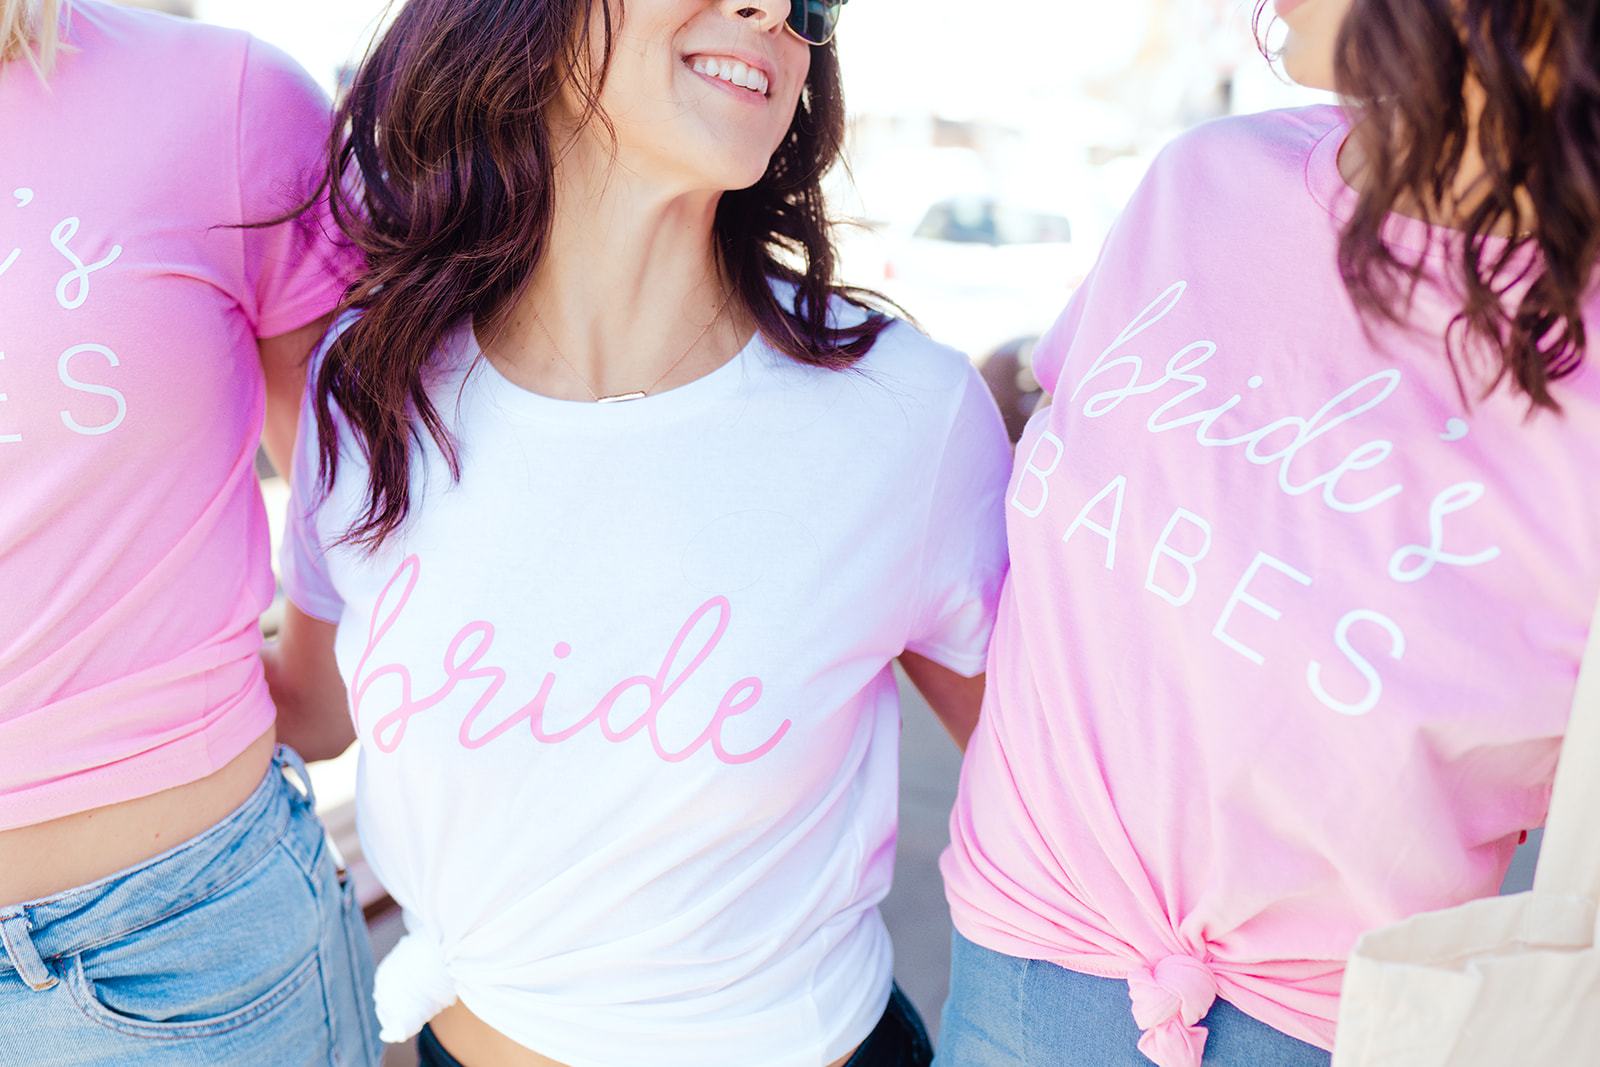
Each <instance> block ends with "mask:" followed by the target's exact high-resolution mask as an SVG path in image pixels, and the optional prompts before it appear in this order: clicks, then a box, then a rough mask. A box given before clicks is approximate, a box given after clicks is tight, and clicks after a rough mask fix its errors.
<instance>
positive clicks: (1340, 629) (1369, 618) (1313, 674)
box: [1306, 611, 1406, 715]
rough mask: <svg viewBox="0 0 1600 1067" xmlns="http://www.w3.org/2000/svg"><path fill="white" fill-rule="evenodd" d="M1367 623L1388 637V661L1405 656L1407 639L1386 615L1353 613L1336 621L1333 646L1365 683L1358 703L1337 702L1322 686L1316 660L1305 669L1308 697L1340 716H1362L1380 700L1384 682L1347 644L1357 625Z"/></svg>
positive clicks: (1366, 612)
mask: <svg viewBox="0 0 1600 1067" xmlns="http://www.w3.org/2000/svg"><path fill="white" fill-rule="evenodd" d="M1362 622H1369V623H1372V624H1373V625H1374V626H1378V627H1380V628H1381V629H1382V630H1383V632H1384V633H1386V634H1388V635H1389V658H1390V659H1394V660H1398V659H1399V658H1400V657H1401V656H1403V655H1405V652H1406V635H1405V634H1404V633H1403V632H1402V631H1401V629H1400V627H1399V626H1398V625H1396V624H1395V621H1394V620H1393V619H1391V618H1389V617H1388V616H1387V615H1380V614H1379V613H1378V612H1376V611H1352V612H1350V614H1348V615H1346V616H1345V617H1344V618H1342V619H1340V620H1339V625H1338V626H1336V627H1334V631H1333V643H1334V644H1336V645H1338V646H1339V651H1340V652H1343V653H1344V655H1345V658H1346V659H1348V660H1349V661H1350V665H1351V666H1353V667H1354V668H1355V669H1356V671H1357V672H1358V673H1359V674H1360V675H1361V677H1362V678H1363V679H1364V680H1365V681H1366V683H1367V691H1366V694H1365V695H1364V696H1363V697H1362V698H1361V699H1360V700H1358V701H1356V702H1354V703H1349V702H1346V701H1343V700H1340V699H1338V698H1337V697H1335V696H1334V695H1333V694H1332V693H1330V692H1328V689H1327V687H1326V686H1325V685H1323V683H1322V671H1323V667H1322V664H1320V663H1318V662H1317V661H1315V660H1312V661H1311V664H1310V665H1309V666H1308V667H1306V685H1308V686H1310V687H1311V693H1312V695H1313V696H1315V697H1316V698H1317V699H1318V700H1320V701H1321V702H1322V703H1323V704H1325V705H1327V706H1328V707H1330V708H1332V709H1333V710H1334V711H1337V712H1338V713H1339V714H1340V715H1365V714H1366V713H1367V712H1369V711H1371V710H1372V709H1373V708H1375V707H1377V706H1378V701H1379V700H1380V699H1382V697H1383V679H1382V678H1381V677H1379V675H1378V672H1377V670H1376V669H1375V668H1374V667H1373V666H1372V662H1371V661H1370V660H1368V659H1367V658H1366V657H1365V656H1363V655H1362V654H1361V653H1359V652H1357V651H1356V650H1355V648H1354V647H1353V646H1352V645H1351V644H1350V631H1351V630H1352V629H1353V628H1354V627H1355V625H1356V624H1357V623H1362Z"/></svg>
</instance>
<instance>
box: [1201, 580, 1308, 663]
mask: <svg viewBox="0 0 1600 1067" xmlns="http://www.w3.org/2000/svg"><path fill="white" fill-rule="evenodd" d="M1262 567H1271V568H1272V569H1273V570H1275V571H1277V572H1279V573H1280V574H1287V575H1288V576H1289V577H1291V578H1293V579H1294V580H1295V581H1297V582H1299V583H1300V584H1301V585H1305V586H1309V585H1310V584H1311V576H1310V575H1307V574H1302V573H1301V572H1300V571H1298V570H1296V569H1295V568H1293V567H1291V566H1289V565H1288V564H1287V563H1285V562H1283V561H1282V560H1280V559H1276V558H1274V557H1272V556H1269V555H1267V554H1266V553H1265V552H1257V553H1256V558H1255V559H1253V560H1251V561H1250V566H1249V567H1247V568H1245V572H1244V577H1243V578H1240V579H1239V584H1238V585H1237V586H1235V587H1234V590H1233V595H1232V596H1230V597H1228V602H1227V604H1225V605H1223V608H1222V614H1221V615H1220V616H1218V617H1217V624H1216V625H1215V626H1213V627H1212V628H1211V635H1212V636H1213V637H1215V638H1216V639H1217V640H1218V641H1221V642H1222V643H1223V644H1225V645H1227V646H1228V647H1229V648H1231V649H1233V650H1234V651H1235V652H1237V653H1239V655H1241V656H1243V657H1244V658H1245V659H1247V660H1249V661H1250V662H1251V663H1254V664H1255V665H1256V666H1258V667H1259V666H1261V665H1262V664H1264V663H1266V662H1267V658H1266V657H1265V656H1263V655H1262V654H1261V653H1259V652H1257V651H1256V650H1255V649H1253V648H1251V647H1250V646H1249V645H1246V644H1244V643H1243V642H1242V641H1240V640H1238V639H1237V638H1235V637H1234V636H1233V635H1232V634H1230V633H1228V622H1229V620H1231V619H1232V618H1233V609H1234V608H1236V607H1238V606H1239V605H1240V604H1243V605H1244V606H1246V607H1248V608H1251V609H1253V610H1255V611H1257V612H1259V613H1260V614H1262V615H1265V616H1266V617H1267V618H1269V619H1271V620H1273V621H1274V622H1276V621H1277V620H1279V619H1281V618H1283V612H1282V611H1279V610H1278V609H1277V608H1275V607H1273V606H1272V605H1271V604H1268V603H1266V602H1264V601H1262V600H1258V599H1257V598H1256V597H1254V596H1252V595H1251V594H1250V592H1249V588H1250V583H1251V581H1252V580H1254V578H1255V576H1256V572H1258V571H1259V570H1261V568H1262Z"/></svg>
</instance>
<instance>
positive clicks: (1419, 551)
mask: <svg viewBox="0 0 1600 1067" xmlns="http://www.w3.org/2000/svg"><path fill="white" fill-rule="evenodd" d="M1485 492H1486V490H1485V489H1484V487H1483V483H1482V482H1458V483H1456V484H1455V485H1452V486H1451V487H1450V488H1448V489H1446V490H1444V492H1442V493H1440V494H1439V495H1438V496H1436V497H1434V498H1433V503H1432V504H1430V505H1428V543H1427V544H1426V545H1407V546H1405V547H1404V548H1402V549H1400V550H1399V551H1398V552H1396V553H1395V554H1394V555H1393V556H1391V557H1390V558H1389V577H1390V578H1393V579H1394V580H1395V581H1397V582H1420V581H1421V580H1422V579H1424V578H1426V577H1427V576H1428V575H1429V574H1430V573H1432V571H1433V568H1434V567H1435V566H1436V565H1437V564H1440V563H1443V564H1445V565H1447V566H1451V567H1479V566H1482V565H1483V564H1485V563H1488V562H1490V561H1491V560H1494V559H1498V558H1499V557H1500V549H1499V547H1498V546H1491V547H1489V548H1486V549H1484V550H1483V551H1482V552H1479V553H1477V554H1476V555H1471V556H1463V555H1459V554H1457V553H1454V552H1446V551H1445V550H1444V520H1445V519H1446V518H1448V517H1449V516H1451V515H1454V514H1455V513H1456V512H1458V511H1465V510H1466V509H1467V508H1470V507H1471V506H1472V505H1474V504H1476V503H1477V502H1478V501H1480V500H1482V499H1483V497H1484V493H1485Z"/></svg>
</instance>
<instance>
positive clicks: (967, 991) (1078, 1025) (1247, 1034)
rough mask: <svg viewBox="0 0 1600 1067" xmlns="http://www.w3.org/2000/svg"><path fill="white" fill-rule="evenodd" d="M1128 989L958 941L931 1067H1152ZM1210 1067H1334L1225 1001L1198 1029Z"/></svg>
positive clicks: (1312, 1048)
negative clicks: (1205, 1033)
mask: <svg viewBox="0 0 1600 1067" xmlns="http://www.w3.org/2000/svg"><path fill="white" fill-rule="evenodd" d="M1130 1005H1131V1002H1130V1001H1129V999H1128V984H1127V983H1126V982H1119V981H1117V980H1115V979H1112V978H1095V977H1092V976H1090V975H1086V974H1078V973H1077V972H1075V971H1069V970H1067V969H1066V968H1065V967H1058V966H1056V965H1055V964H1053V963H1047V962H1045V961H1043V960H1023V959H1017V958H1015V957H1012V956H1006V955H1003V954H1002V953H999V952H991V951H990V950H989V949H986V948H982V947H980V946H978V945H975V944H973V943H972V942H971V941H968V940H967V939H966V938H964V937H962V936H961V935H960V934H956V935H955V943H954V946H953V948H952V956H951V970H950V999H949V1000H947V1001H946V1002H945V1005H944V1019H943V1023H942V1028H941V1030H940V1032H939V1054H938V1055H937V1056H936V1057H934V1061H933V1062H934V1067H1044V1065H1046V1064H1049V1065H1050V1067H1149V1064H1150V1061H1149V1060H1147V1059H1145V1057H1144V1054H1143V1053H1141V1052H1140V1051H1139V1048H1138V1045H1139V1027H1138V1026H1137V1025H1136V1024H1135V1023H1134V1021H1133V1011H1132V1008H1131V1006H1130ZM1200 1025H1202V1026H1204V1027H1205V1028H1206V1029H1207V1030H1208V1031H1210V1036H1209V1037H1208V1038H1207V1039H1206V1053H1205V1059H1206V1064H1207V1065H1208V1067H1210V1065H1211V1064H1216V1065H1217V1067H1328V1064H1329V1063H1330V1062H1331V1060H1332V1057H1331V1056H1330V1054H1329V1053H1327V1052H1324V1051H1323V1050H1322V1049H1320V1048H1317V1047H1316V1046H1314V1045H1308V1044H1306V1043H1305V1042H1304V1041H1297V1040H1295V1039H1294V1038H1292V1037H1290V1036H1289V1035H1288V1034H1285V1033H1281V1032H1280V1031H1278V1030H1274V1029H1273V1028H1272V1027H1270V1026H1268V1025H1267V1024H1266V1023H1263V1022H1258V1021H1257V1020H1255V1019H1252V1018H1251V1017H1250V1016H1248V1015H1246V1014H1245V1013H1244V1012H1242V1011H1240V1010H1239V1009H1238V1008H1235V1007H1234V1006H1233V1005H1232V1004H1229V1003H1228V1002H1227V1001H1225V1000H1218V1001H1217V1002H1216V1004H1214V1005H1213V1006H1212V1008H1211V1013H1210V1014H1209V1015H1207V1016H1206V1017H1205V1019H1203V1020H1202V1021H1201V1024H1200Z"/></svg>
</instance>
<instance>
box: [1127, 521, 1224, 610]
mask: <svg viewBox="0 0 1600 1067" xmlns="http://www.w3.org/2000/svg"><path fill="white" fill-rule="evenodd" d="M1180 522H1187V523H1188V524H1189V525H1190V526H1193V527H1195V528H1197V529H1198V530H1199V531H1200V537H1201V541H1200V547H1199V549H1198V550H1196V551H1194V552H1184V551H1182V550H1180V549H1177V548H1174V547H1173V545H1172V535H1173V534H1174V533H1175V532H1176V531H1177V529H1178V523H1180ZM1210 551H1211V524H1210V523H1208V522H1206V520H1204V519H1202V518H1201V517H1200V516H1198V515H1196V514H1195V513H1194V512H1192V511H1190V510H1188V509H1187V508H1179V509H1178V510H1177V511H1174V512H1173V513H1172V518H1170V519H1168V520H1167V528H1166V529H1164V530H1162V531H1161V540H1159V541H1157V542H1156V549H1155V551H1154V552H1152V553H1151V554H1150V569H1149V570H1148V571H1146V572H1145V579H1144V587H1145V588H1146V589H1148V590H1150V592H1152V593H1154V594H1155V595H1156V596H1158V597H1160V598H1161V599H1162V600H1165V601H1166V602H1167V603H1168V604H1171V605H1172V606H1173V607H1178V608H1181V607H1183V606H1184V605H1185V604H1187V603H1189V601H1191V600H1193V599H1194V591H1195V586H1197V585H1198V584H1199V581H1200V576H1199V574H1198V573H1197V572H1196V570H1195V565H1196V564H1197V563H1199V562H1200V561H1201V560H1202V559H1205V557H1206V553H1208V552H1210ZM1163 557H1164V558H1166V559H1170V560H1172V561H1173V562H1174V563H1176V564H1177V565H1178V566H1179V567H1181V568H1182V569H1183V573H1184V583H1183V592H1181V593H1176V594H1175V593H1172V592H1171V591H1169V590H1167V589H1164V588H1163V587H1161V586H1160V585H1157V584H1156V567H1157V566H1159V565H1160V563H1161V560H1162V558H1163Z"/></svg>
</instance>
